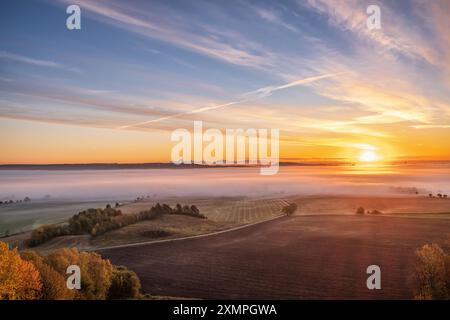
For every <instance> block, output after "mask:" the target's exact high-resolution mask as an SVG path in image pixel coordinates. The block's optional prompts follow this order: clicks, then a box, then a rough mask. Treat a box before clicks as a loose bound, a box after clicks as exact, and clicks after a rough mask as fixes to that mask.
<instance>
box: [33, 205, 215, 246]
mask: <svg viewBox="0 0 450 320" xmlns="http://www.w3.org/2000/svg"><path fill="white" fill-rule="evenodd" d="M164 214H182V215H188V216H192V217H196V218H200V219H206V216H204V215H203V214H201V213H200V210H199V209H198V208H197V207H196V206H195V205H192V206H188V205H185V206H181V205H180V204H177V205H176V206H175V207H174V208H171V207H170V206H169V205H167V204H162V205H161V204H159V203H157V204H156V205H155V206H153V207H151V208H150V210H147V211H142V212H139V213H136V214H122V212H121V211H120V210H118V209H113V208H111V207H110V206H107V207H106V208H105V209H88V210H85V211H82V212H80V213H78V214H76V215H74V216H73V217H72V218H70V219H69V221H68V223H67V224H64V225H43V226H41V227H39V228H37V229H35V230H33V232H32V233H31V238H30V239H29V240H28V241H27V243H26V244H27V245H28V246H30V247H35V246H38V245H40V244H42V243H44V242H46V241H48V240H50V239H52V238H55V237H59V236H64V235H80V234H89V235H91V236H92V237H96V236H98V235H101V234H104V233H106V232H108V231H111V230H114V229H119V228H122V227H125V226H128V225H130V224H134V223H137V222H140V221H144V220H150V219H154V218H155V217H157V216H160V215H164Z"/></svg>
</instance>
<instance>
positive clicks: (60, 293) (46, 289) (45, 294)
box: [20, 251, 75, 300]
mask: <svg viewBox="0 0 450 320" xmlns="http://www.w3.org/2000/svg"><path fill="white" fill-rule="evenodd" d="M20 256H21V257H22V259H24V260H27V261H29V262H31V263H33V264H34V265H35V267H36V268H37V269H38V271H39V274H40V276H41V282H42V292H41V296H40V298H41V299H43V300H70V299H73V298H74V293H75V292H74V291H73V290H69V289H68V288H67V285H66V278H65V276H64V275H62V274H60V273H58V272H57V271H56V270H55V269H53V268H52V267H51V266H49V265H48V264H47V262H46V258H45V257H43V256H41V255H40V254H39V253H37V252H35V251H24V252H22V253H21V254H20Z"/></svg>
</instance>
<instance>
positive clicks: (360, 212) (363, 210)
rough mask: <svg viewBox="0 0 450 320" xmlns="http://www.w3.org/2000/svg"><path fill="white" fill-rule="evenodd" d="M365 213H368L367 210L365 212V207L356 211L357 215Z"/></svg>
mask: <svg viewBox="0 0 450 320" xmlns="http://www.w3.org/2000/svg"><path fill="white" fill-rule="evenodd" d="M364 213H366V210H365V209H364V208H363V207H359V208H358V209H357V210H356V214H364Z"/></svg>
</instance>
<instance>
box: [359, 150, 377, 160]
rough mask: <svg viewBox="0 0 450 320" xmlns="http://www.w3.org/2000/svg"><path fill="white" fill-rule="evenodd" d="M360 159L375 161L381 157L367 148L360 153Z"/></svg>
mask: <svg viewBox="0 0 450 320" xmlns="http://www.w3.org/2000/svg"><path fill="white" fill-rule="evenodd" d="M358 159H359V160H360V161H363V162H374V161H378V160H379V159H380V157H379V156H378V155H377V154H376V153H375V152H373V151H371V150H365V151H363V152H362V153H361V154H360V155H359V157H358Z"/></svg>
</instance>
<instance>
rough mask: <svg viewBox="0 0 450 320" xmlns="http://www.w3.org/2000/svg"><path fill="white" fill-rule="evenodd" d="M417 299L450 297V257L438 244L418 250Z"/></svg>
mask: <svg viewBox="0 0 450 320" xmlns="http://www.w3.org/2000/svg"><path fill="white" fill-rule="evenodd" d="M415 277H416V295H415V298H416V299H420V300H431V299H449V298H450V258H449V256H448V255H447V254H446V253H445V252H444V251H443V250H442V249H441V248H440V247H439V246H438V245H437V244H431V245H429V244H427V245H424V246H423V247H421V248H420V249H418V250H416V272H415Z"/></svg>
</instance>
